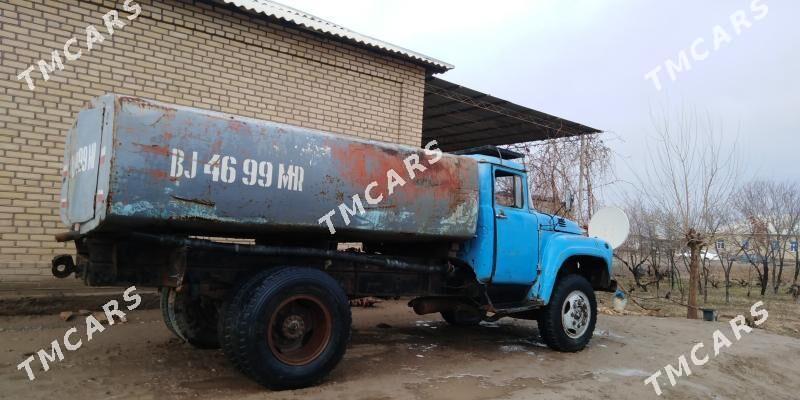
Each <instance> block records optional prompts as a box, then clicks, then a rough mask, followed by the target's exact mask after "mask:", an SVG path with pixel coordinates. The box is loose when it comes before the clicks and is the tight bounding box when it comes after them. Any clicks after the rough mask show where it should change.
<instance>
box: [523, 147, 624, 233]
mask: <svg viewBox="0 0 800 400" xmlns="http://www.w3.org/2000/svg"><path fill="white" fill-rule="evenodd" d="M509 148H510V149H512V150H515V151H518V152H520V153H522V154H524V155H525V160H524V162H525V164H526V167H527V169H528V171H529V174H528V177H529V178H528V179H529V180H530V182H529V184H530V187H534V188H536V193H533V203H534V205H535V206H536V208H537V209H538V210H541V211H544V212H550V213H556V212H559V211H564V209H563V207H562V201H563V200H564V198H565V197H566V195H567V194H570V193H571V194H575V195H577V199H576V200H577V201H576V203H575V209H574V211H573V215H569V217H573V218H575V219H576V220H578V222H579V223H581V224H582V225H586V224H587V223H588V221H589V219H590V218H591V216H592V211H593V210H594V207H595V205H596V202H597V198H596V196H595V190H597V189H598V188H599V187H601V186H604V185H607V184H609V183H610V182H608V181H607V180H608V179H610V178H612V177H613V170H612V165H611V149H610V148H609V147H608V145H607V144H606V143H605V141H604V140H603V137H602V136H601V134H593V135H582V136H580V137H559V138H552V139H547V140H544V141H540V142H535V143H521V144H515V145H510V146H509Z"/></svg>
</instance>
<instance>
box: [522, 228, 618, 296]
mask: <svg viewBox="0 0 800 400" xmlns="http://www.w3.org/2000/svg"><path fill="white" fill-rule="evenodd" d="M573 256H590V257H597V258H600V259H602V260H603V261H604V262H605V266H606V268H607V270H608V274H609V276H611V265H612V257H613V253H612V250H611V247H610V246H609V245H608V243H606V242H605V241H603V240H601V239H597V238H589V237H586V236H582V235H575V234H567V233H560V232H555V233H553V234H552V235H551V236H550V238H549V239H548V240H547V241H546V244H545V247H544V248H543V249H542V254H541V255H540V257H541V260H542V272H541V275H540V276H539V278H538V279H537V280H536V283H535V284H534V285H533V287H531V290H530V292H529V293H528V298H529V299H531V300H532V299H539V300H541V301H543V302H544V304H547V303H548V302H549V301H550V295H551V294H552V293H553V287H554V286H555V283H556V278H557V277H558V272H559V270H561V267H562V266H563V265H564V262H565V261H566V260H567V259H568V258H570V257H573Z"/></svg>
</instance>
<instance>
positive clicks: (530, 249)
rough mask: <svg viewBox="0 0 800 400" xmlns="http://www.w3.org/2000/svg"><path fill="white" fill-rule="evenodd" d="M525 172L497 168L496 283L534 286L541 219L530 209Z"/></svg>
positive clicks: (495, 202)
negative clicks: (539, 220)
mask: <svg viewBox="0 0 800 400" xmlns="http://www.w3.org/2000/svg"><path fill="white" fill-rule="evenodd" d="M526 187H527V185H526V184H525V177H524V175H523V174H522V173H519V172H515V171H513V170H509V169H505V168H502V167H498V166H495V167H494V189H493V191H494V200H493V203H494V204H493V207H494V217H495V218H494V219H495V224H494V225H495V257H494V268H493V274H492V275H493V276H492V283H496V284H528V285H530V284H533V281H534V279H535V278H536V265H537V256H538V254H537V252H538V247H539V246H538V234H539V232H538V220H537V218H536V214H534V213H533V212H532V211H531V210H530V209H529V207H528V204H527V203H528V198H529V197H528V193H527V190H526Z"/></svg>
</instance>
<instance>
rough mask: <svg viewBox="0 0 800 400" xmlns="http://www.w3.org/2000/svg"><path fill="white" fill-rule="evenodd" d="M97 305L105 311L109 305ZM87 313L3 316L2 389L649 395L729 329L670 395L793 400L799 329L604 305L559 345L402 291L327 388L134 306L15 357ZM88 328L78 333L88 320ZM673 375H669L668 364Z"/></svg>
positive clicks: (73, 395) (95, 394) (359, 321)
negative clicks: (464, 319) (260, 366)
mask: <svg viewBox="0 0 800 400" xmlns="http://www.w3.org/2000/svg"><path fill="white" fill-rule="evenodd" d="M99 306H100V305H99V304H98V306H97V309H99ZM82 324H83V319H82V318H79V319H77V320H72V321H70V322H65V321H62V320H61V319H59V317H58V316H57V315H39V316H0V398H3V399H6V398H7V399H29V398H30V399H53V398H58V399H60V400H66V399H97V398H113V399H128V398H137V399H176V398H197V399H301V398H313V399H357V400H366V399H445V400H447V399H458V400H477V399H554V398H563V399H584V398H613V399H647V398H657V396H656V395H655V394H654V392H653V390H652V388H651V387H650V386H649V385H645V384H644V383H643V380H644V378H645V377H646V376H649V375H650V374H652V373H653V372H655V371H656V370H658V369H660V368H663V367H664V366H665V365H666V364H667V363H672V364H675V363H676V359H677V357H678V356H679V355H680V354H681V353H686V354H687V357H688V352H689V350H690V349H691V347H692V345H693V344H694V343H696V342H699V341H702V342H704V343H705V345H706V349H709V348H711V347H712V332H713V331H714V330H715V329H717V328H722V330H723V332H724V333H727V336H728V337H730V338H731V340H733V341H734V343H733V345H732V346H731V347H730V348H727V349H723V350H722V353H721V354H720V355H719V356H718V357H716V358H713V357H712V358H711V360H710V361H709V362H708V363H707V364H706V365H704V366H702V367H693V374H692V375H691V376H690V377H681V378H678V381H677V385H676V386H675V387H669V388H665V393H664V395H662V396H661V398H666V399H756V398H757V399H796V398H797V396H798V393H800V380H798V379H797V377H798V372H797V371H800V340H798V339H794V338H790V337H785V336H778V335H775V334H770V333H767V332H765V331H763V330H760V329H756V330H754V332H753V333H750V334H746V335H744V337H743V338H742V339H741V341H738V342H736V341H735V339H734V338H733V336H732V334H730V330H729V328H728V326H727V324H725V323H723V322H720V323H710V322H700V321H687V320H683V319H677V318H655V317H643V316H608V315H601V316H600V319H599V322H598V327H597V331H596V332H595V337H594V339H593V340H592V342H591V343H590V345H589V347H588V348H587V349H586V350H584V351H582V352H580V353H577V354H563V353H556V352H553V351H551V350H549V349H547V348H545V347H544V346H543V345H542V344H541V343H540V342H539V339H538V332H537V328H536V324H535V323H533V322H528V321H515V320H501V321H499V322H498V323H496V324H484V325H482V326H480V327H477V328H453V327H450V326H448V325H446V324H445V323H444V322H443V321H441V320H439V319H438V317H437V316H435V315H432V316H427V317H420V316H417V315H415V314H413V312H411V311H410V310H409V309H408V308H407V307H406V306H405V303H404V302H403V301H390V302H384V303H381V304H379V305H378V306H377V307H375V308H357V309H354V333H353V338H352V341H351V344H350V348H349V349H348V352H347V355H346V356H345V359H344V360H343V362H342V363H341V364H339V366H338V367H337V368H336V369H335V370H334V371H333V373H332V374H331V375H330V376H329V377H328V378H327V379H326V380H325V381H324V382H323V383H321V384H320V385H319V386H316V387H313V388H308V389H303V390H297V391H286V392H270V391H267V390H265V389H262V388H261V387H259V386H258V385H256V384H254V383H252V382H251V381H249V380H248V379H247V378H245V377H244V376H242V375H240V374H239V373H237V372H236V371H235V370H233V369H232V368H231V367H229V366H228V364H227V362H226V361H225V358H224V356H223V355H222V354H221V352H220V351H216V350H196V349H194V348H192V347H190V346H189V345H187V344H184V343H181V342H179V341H178V340H177V339H175V338H173V337H172V335H171V334H170V333H169V332H168V331H167V329H166V328H165V327H164V325H163V323H162V321H161V319H160V315H159V312H158V310H142V311H139V310H137V311H133V312H131V313H130V320H129V321H128V322H127V323H125V324H117V325H114V326H110V327H107V328H106V330H105V331H104V332H102V333H98V334H97V335H96V337H95V338H94V339H93V340H92V341H91V342H86V341H85V337H84V344H83V347H81V348H80V349H78V350H77V351H73V352H69V351H67V352H65V354H64V356H65V359H64V360H63V361H61V362H59V363H56V364H55V365H53V366H52V368H51V369H50V370H49V371H47V372H44V371H41V367H39V366H38V365H36V364H35V365H36V368H35V372H36V374H37V379H36V380H35V381H29V380H28V379H27V377H26V376H25V374H24V372H22V371H17V368H16V366H17V364H18V363H19V362H20V361H22V360H23V359H24V358H25V357H26V356H25V354H26V353H31V352H35V351H36V350H38V349H39V348H42V347H45V346H48V344H49V342H50V341H52V340H54V339H56V338H61V337H62V336H63V335H64V332H65V331H66V330H67V329H68V328H70V327H71V326H79V327H80V326H81V325H82ZM79 332H80V331H79ZM661 384H662V386H663V387H667V386H669V383H668V381H667V379H666V377H665V376H662V378H661Z"/></svg>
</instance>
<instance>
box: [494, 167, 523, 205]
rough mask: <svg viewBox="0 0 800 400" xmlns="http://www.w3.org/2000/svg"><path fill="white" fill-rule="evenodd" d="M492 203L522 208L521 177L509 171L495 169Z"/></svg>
mask: <svg viewBox="0 0 800 400" xmlns="http://www.w3.org/2000/svg"><path fill="white" fill-rule="evenodd" d="M494 204H496V205H499V206H504V207H514V208H522V205H523V204H522V177H521V176H519V175H517V174H512V173H510V172H505V171H500V170H497V171H495V173H494Z"/></svg>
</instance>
